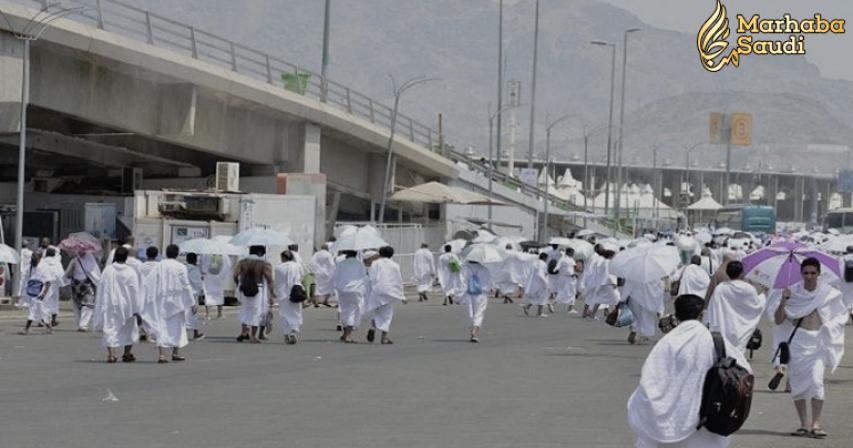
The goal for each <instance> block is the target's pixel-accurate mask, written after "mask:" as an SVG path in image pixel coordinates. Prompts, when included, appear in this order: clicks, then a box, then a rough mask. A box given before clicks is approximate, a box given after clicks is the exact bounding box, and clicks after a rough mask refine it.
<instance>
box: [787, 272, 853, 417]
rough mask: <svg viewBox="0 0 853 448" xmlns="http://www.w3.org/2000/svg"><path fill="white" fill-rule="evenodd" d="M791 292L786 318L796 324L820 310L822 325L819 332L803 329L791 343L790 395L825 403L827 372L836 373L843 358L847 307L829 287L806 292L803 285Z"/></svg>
mask: <svg viewBox="0 0 853 448" xmlns="http://www.w3.org/2000/svg"><path fill="white" fill-rule="evenodd" d="M790 289H791V298H790V299H789V300H788V303H787V304H786V305H785V316H787V318H788V319H789V320H790V321H791V322H796V321H797V319H800V318H803V317H805V316H808V315H809V314H811V313H812V312H814V311H817V313H818V315H819V316H820V320H821V322H822V324H821V327H820V329H818V330H815V331H810V330H806V329H804V328H802V327H800V328H799V329H798V330H797V333H796V334H795V335H794V338H793V339H792V340H791V344H790V350H791V360H790V362H789V363H788V379H789V381H790V383H791V396H792V397H793V398H794V400H808V399H817V400H823V399H824V387H823V379H824V375H825V372H826V370H827V369H828V370H829V371H830V373H832V372H834V371H835V369H836V368H838V364H839V363H841V358H842V357H843V356H844V326H845V325H846V323H847V319H848V314H847V308H846V306H845V305H844V302H843V300H842V298H841V293H840V292H839V291H838V290H837V289H835V288H833V287H831V286H829V285H827V284H823V283H821V284H819V285H818V287H817V288H815V290H814V291H807V290H806V289H805V288H804V287H803V284H802V282H800V283H797V284H796V285H794V286H792V287H791V288H790Z"/></svg>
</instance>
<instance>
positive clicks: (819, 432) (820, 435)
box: [810, 428, 827, 439]
mask: <svg viewBox="0 0 853 448" xmlns="http://www.w3.org/2000/svg"><path fill="white" fill-rule="evenodd" d="M810 435H811V436H812V437H814V438H815V439H825V438H826V436H827V434H826V431H824V430H823V429H821V428H814V429H812V432H811V433H810Z"/></svg>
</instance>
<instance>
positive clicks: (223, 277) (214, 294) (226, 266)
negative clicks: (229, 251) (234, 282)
mask: <svg viewBox="0 0 853 448" xmlns="http://www.w3.org/2000/svg"><path fill="white" fill-rule="evenodd" d="M216 267H219V270H218V271H217V270H216ZM201 269H202V272H204V285H203V286H204V288H203V289H204V304H205V305H206V306H218V305H224V304H225V285H226V284H228V276H230V275H231V273H232V263H231V257H229V256H228V255H204V256H202V257H201Z"/></svg>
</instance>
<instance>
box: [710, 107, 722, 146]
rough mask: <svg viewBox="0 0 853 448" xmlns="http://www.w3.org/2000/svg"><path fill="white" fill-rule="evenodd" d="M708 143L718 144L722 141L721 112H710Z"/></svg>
mask: <svg viewBox="0 0 853 448" xmlns="http://www.w3.org/2000/svg"><path fill="white" fill-rule="evenodd" d="M709 129H710V143H711V144H714V145H715V144H719V143H722V142H723V114H721V113H719V112H711V123H710V128H709Z"/></svg>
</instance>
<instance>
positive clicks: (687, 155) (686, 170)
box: [684, 142, 705, 227]
mask: <svg viewBox="0 0 853 448" xmlns="http://www.w3.org/2000/svg"><path fill="white" fill-rule="evenodd" d="M703 144H705V142H699V143H694V144H693V145H691V146H690V147H689V148H687V151H685V154H684V157H685V160H684V182H685V183H686V184H687V198H688V202H689V198H690V153H691V152H693V150H694V149H696V148H698V147H700V146H701V145H703ZM699 197H700V198H701V197H702V186H701V185H700V186H699ZM689 225H690V223H689V220H688V219H687V205H685V206H684V226H685V227H689Z"/></svg>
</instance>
